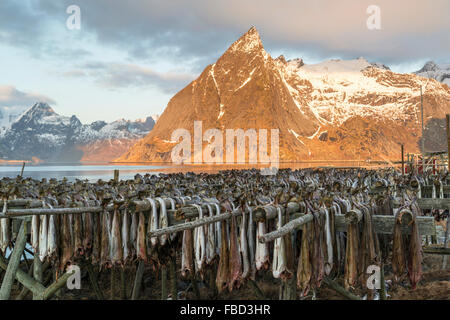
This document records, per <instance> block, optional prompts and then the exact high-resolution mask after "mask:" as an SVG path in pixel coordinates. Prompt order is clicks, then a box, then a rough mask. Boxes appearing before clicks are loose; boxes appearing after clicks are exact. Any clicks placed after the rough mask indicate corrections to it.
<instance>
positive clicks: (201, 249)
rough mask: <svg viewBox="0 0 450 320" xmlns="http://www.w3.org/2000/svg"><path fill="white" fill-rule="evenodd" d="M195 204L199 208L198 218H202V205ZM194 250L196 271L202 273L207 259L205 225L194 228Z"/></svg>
mask: <svg viewBox="0 0 450 320" xmlns="http://www.w3.org/2000/svg"><path fill="white" fill-rule="evenodd" d="M193 206H194V207H195V208H197V210H198V219H202V218H203V210H202V207H201V206H199V205H197V204H193ZM194 251H195V268H196V272H198V273H201V272H202V271H203V266H204V264H205V261H206V238H205V227H204V226H200V227H197V228H195V229H194Z"/></svg>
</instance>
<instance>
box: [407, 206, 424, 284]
mask: <svg viewBox="0 0 450 320" xmlns="http://www.w3.org/2000/svg"><path fill="white" fill-rule="evenodd" d="M411 209H412V212H413V220H412V222H411V227H412V230H411V236H410V242H409V256H408V277H409V281H410V283H411V287H412V289H413V290H415V289H416V285H417V283H418V282H419V281H420V279H421V278H422V258H423V257H422V241H421V240H420V239H421V237H420V233H419V226H418V223H417V219H416V217H417V215H418V213H419V212H420V209H419V208H417V207H416V206H414V207H412V208H411Z"/></svg>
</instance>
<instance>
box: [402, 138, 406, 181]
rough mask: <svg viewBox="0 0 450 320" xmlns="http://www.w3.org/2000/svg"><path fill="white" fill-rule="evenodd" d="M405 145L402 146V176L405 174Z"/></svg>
mask: <svg viewBox="0 0 450 320" xmlns="http://www.w3.org/2000/svg"><path fill="white" fill-rule="evenodd" d="M404 148H405V147H404V145H403V144H402V176H403V175H404V174H405V151H404Z"/></svg>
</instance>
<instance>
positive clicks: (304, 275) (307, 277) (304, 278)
mask: <svg viewBox="0 0 450 320" xmlns="http://www.w3.org/2000/svg"><path fill="white" fill-rule="evenodd" d="M313 240H314V239H313V225H312V223H306V224H304V225H303V230H302V238H301V249H300V257H299V259H298V268H297V287H298V288H299V289H300V290H301V296H303V297H304V296H306V295H307V294H308V292H309V290H310V288H311V277H312V265H311V253H312V241H313Z"/></svg>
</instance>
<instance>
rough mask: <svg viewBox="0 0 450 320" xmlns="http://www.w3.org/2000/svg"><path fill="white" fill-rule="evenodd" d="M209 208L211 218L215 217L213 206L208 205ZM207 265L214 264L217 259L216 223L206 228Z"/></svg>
mask: <svg viewBox="0 0 450 320" xmlns="http://www.w3.org/2000/svg"><path fill="white" fill-rule="evenodd" d="M206 206H207V208H208V213H209V217H213V216H214V212H213V210H212V206H211V204H209V203H208V204H206ZM206 231H207V234H206V239H207V240H206V263H207V264H208V265H211V264H213V262H214V259H215V257H216V230H215V223H210V224H208V226H207V228H206Z"/></svg>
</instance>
